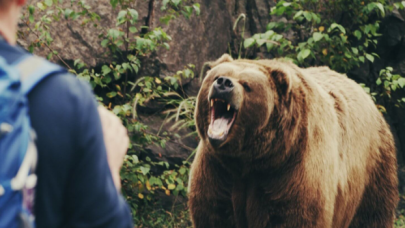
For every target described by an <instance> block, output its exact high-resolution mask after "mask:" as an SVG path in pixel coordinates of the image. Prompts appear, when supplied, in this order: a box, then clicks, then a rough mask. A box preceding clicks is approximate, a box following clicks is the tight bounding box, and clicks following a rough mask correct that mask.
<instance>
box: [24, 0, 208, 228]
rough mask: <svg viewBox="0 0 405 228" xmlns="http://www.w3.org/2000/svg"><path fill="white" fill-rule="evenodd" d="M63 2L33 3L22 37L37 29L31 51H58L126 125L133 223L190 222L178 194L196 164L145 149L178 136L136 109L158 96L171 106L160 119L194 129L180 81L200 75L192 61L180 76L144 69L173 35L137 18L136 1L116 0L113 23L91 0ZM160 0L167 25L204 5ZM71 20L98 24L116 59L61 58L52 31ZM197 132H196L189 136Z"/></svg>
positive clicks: (126, 180)
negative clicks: (93, 63) (92, 63)
mask: <svg viewBox="0 0 405 228" xmlns="http://www.w3.org/2000/svg"><path fill="white" fill-rule="evenodd" d="M62 2H63V1H57V0H44V1H40V2H38V3H37V4H36V5H35V6H34V5H30V6H28V10H27V12H25V13H24V16H23V19H22V20H23V21H24V22H25V23H26V24H27V26H28V30H27V31H19V33H18V35H19V37H20V38H23V39H24V38H25V36H27V35H29V34H30V33H33V34H35V36H36V37H37V39H36V40H35V41H34V42H32V43H30V45H29V48H28V50H29V51H30V52H34V51H35V50H36V49H37V48H46V49H47V50H48V51H49V54H48V55H47V58H48V59H51V58H53V57H55V56H56V58H57V59H59V60H60V61H61V62H62V63H63V64H65V66H66V67H67V68H69V69H70V72H72V73H74V74H76V75H77V77H78V78H80V79H82V80H85V81H88V82H89V83H90V84H91V85H92V87H93V89H94V90H95V91H96V96H97V99H98V100H99V102H100V104H101V105H105V106H106V107H107V108H109V109H110V110H112V112H114V113H115V114H116V115H117V116H119V117H120V118H121V119H122V121H123V123H124V125H125V126H126V127H127V129H128V132H129V134H130V139H131V144H130V149H129V151H128V155H127V156H126V158H125V161H124V165H123V168H122V170H121V177H122V180H123V194H124V196H125V197H126V199H127V201H128V202H129V204H130V206H131V209H132V214H133V218H134V221H135V223H136V224H137V225H138V226H139V227H144V226H146V227H175V226H176V227H187V226H188V225H189V221H188V215H187V211H186V210H185V205H184V204H175V203H176V200H177V197H178V196H186V189H187V182H188V174H189V165H190V163H189V162H188V161H183V163H182V164H178V165H169V163H167V162H164V161H157V160H156V159H155V160H153V159H152V158H151V154H150V152H149V151H148V150H147V148H148V147H149V146H151V145H157V146H160V147H162V148H165V145H166V143H167V142H168V141H170V140H172V139H173V137H175V138H176V137H177V138H180V136H179V135H177V134H174V133H171V132H167V131H161V130H159V132H157V133H153V132H152V131H151V130H150V129H149V127H148V126H147V125H145V124H143V123H142V122H140V121H139V118H138V115H137V111H136V110H137V107H139V106H147V105H148V104H149V103H150V102H157V103H159V104H163V105H164V107H166V111H165V112H162V113H161V114H162V115H165V116H166V121H165V122H164V123H162V126H163V124H169V123H171V122H172V121H171V120H174V119H175V120H178V122H176V124H175V125H173V126H172V127H171V129H179V128H189V127H191V128H193V126H194V121H193V118H192V113H193V110H194V101H195V99H194V98H192V97H187V95H186V94H185V93H184V91H183V88H182V80H183V79H187V78H193V77H194V65H192V64H189V65H188V66H186V67H185V68H184V69H183V70H180V71H178V72H177V73H176V74H175V75H171V76H166V77H164V78H157V77H151V76H142V75H140V74H139V72H140V69H141V68H142V62H143V60H144V59H145V58H147V57H149V56H150V55H152V54H153V53H154V52H156V51H157V50H158V49H160V48H166V49H169V48H170V45H169V42H170V41H171V37H170V36H169V35H168V34H167V33H166V32H165V31H164V30H163V29H162V28H161V27H153V28H149V27H147V26H145V25H142V23H139V15H138V12H137V11H136V9H134V8H133V7H132V5H133V1H130V0H110V3H111V10H113V9H115V8H117V9H119V12H118V15H117V18H116V21H117V23H116V26H115V27H113V28H106V27H102V26H100V19H101V17H100V15H98V14H97V13H96V12H94V11H93V10H92V9H91V7H90V6H89V5H88V4H86V2H85V1H82V0H81V1H77V0H76V1H75V0H72V1H70V4H71V5H70V6H71V7H70V8H66V7H63V5H62V4H63V3H62ZM162 5H163V6H162V10H163V11H165V12H166V14H165V15H164V16H163V17H162V18H161V22H162V23H164V24H168V23H170V21H171V20H173V19H176V17H178V16H184V17H186V18H190V17H191V16H192V15H193V13H195V14H196V15H199V13H200V9H199V5H198V4H190V2H189V1H187V0H164V1H163V2H162ZM34 15H35V16H36V17H34ZM34 18H39V20H38V21H35V19H34ZM73 20H75V21H80V23H81V25H82V26H85V25H87V24H89V23H90V25H92V26H93V27H94V28H95V29H96V31H97V32H98V34H95V36H97V38H98V39H99V42H100V45H101V46H102V47H103V48H105V57H110V59H112V60H111V62H109V63H106V64H104V65H102V66H97V67H95V68H92V67H89V66H87V65H86V64H85V63H84V62H83V61H82V60H80V59H76V60H75V61H74V63H73V64H72V65H69V64H67V63H66V62H64V61H63V59H62V58H61V57H60V56H59V53H58V52H57V51H55V50H54V48H53V47H52V44H53V38H52V36H51V34H50V31H49V30H50V26H51V24H52V23H55V22H56V23H62V22H64V21H73ZM111 57H112V58H111ZM131 79H133V81H134V82H131ZM161 129H162V127H161ZM191 135H194V133H191V134H190V135H188V136H191ZM188 136H183V137H188ZM191 150H192V149H191ZM190 152H191V151H190ZM162 194H164V195H167V196H170V195H174V196H175V199H176V200H175V202H174V204H173V206H172V208H171V210H170V211H166V210H165V209H163V208H162V207H161V206H160V205H159V199H160V197H161V195H162ZM174 223H176V224H177V225H174Z"/></svg>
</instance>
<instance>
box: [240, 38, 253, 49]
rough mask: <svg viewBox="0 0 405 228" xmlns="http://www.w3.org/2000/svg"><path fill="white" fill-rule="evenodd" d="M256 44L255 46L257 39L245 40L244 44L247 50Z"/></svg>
mask: <svg viewBox="0 0 405 228" xmlns="http://www.w3.org/2000/svg"><path fill="white" fill-rule="evenodd" d="M254 44H255V39H253V38H247V39H246V40H245V42H243V46H244V47H245V48H249V47H252V46H253V45H254Z"/></svg>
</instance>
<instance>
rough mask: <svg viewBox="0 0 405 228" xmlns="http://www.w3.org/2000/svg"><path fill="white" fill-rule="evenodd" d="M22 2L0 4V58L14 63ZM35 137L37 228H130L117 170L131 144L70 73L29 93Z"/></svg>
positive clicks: (111, 116) (8, 0)
mask: <svg viewBox="0 0 405 228" xmlns="http://www.w3.org/2000/svg"><path fill="white" fill-rule="evenodd" d="M25 3H26V0H0V56H1V57H3V58H4V59H5V60H6V61H7V63H8V64H13V63H14V62H15V61H17V60H18V59H21V58H22V57H24V56H26V55H30V54H29V53H28V52H26V51H25V50H23V49H22V48H19V47H17V46H16V34H17V29H18V27H17V22H18V19H19V16H20V12H21V9H22V7H23V5H24V4H25ZM28 100H29V107H30V118H31V124H32V127H33V129H34V130H35V132H36V135H37V141H36V145H37V148H38V164H37V168H36V175H37V177H38V181H37V186H36V189H35V192H36V193H35V205H34V211H35V218H36V227H38V228H41V227H50V228H57V227H69V228H74V227H88V228H90V227H105V228H107V227H114V228H121V227H122V228H126V227H133V224H132V218H131V214H130V210H129V207H128V205H127V203H126V202H125V200H124V198H123V197H122V195H121V194H120V193H119V191H120V177H119V170H120V168H121V166H122V163H123V159H124V156H125V154H126V150H127V147H128V144H129V139H128V136H127V131H126V129H125V128H124V126H122V123H121V122H120V120H119V119H118V118H117V117H116V116H115V115H114V114H112V113H111V112H110V111H108V110H106V109H105V108H103V107H97V103H96V101H95V99H94V96H93V94H92V92H91V89H90V87H89V85H88V84H86V83H84V82H82V81H80V80H78V79H77V78H76V77H75V76H73V75H71V74H68V73H63V74H61V73H58V74H56V75H52V76H49V77H47V78H45V79H44V80H43V81H41V82H40V83H39V84H38V85H37V86H36V87H35V88H34V89H33V90H32V91H31V92H30V93H29V94H28Z"/></svg>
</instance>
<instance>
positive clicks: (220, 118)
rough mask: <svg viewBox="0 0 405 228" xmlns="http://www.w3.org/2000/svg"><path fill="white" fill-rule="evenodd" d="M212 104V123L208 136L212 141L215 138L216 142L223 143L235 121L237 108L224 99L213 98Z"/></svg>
mask: <svg viewBox="0 0 405 228" xmlns="http://www.w3.org/2000/svg"><path fill="white" fill-rule="evenodd" d="M210 105H211V123H210V125H209V128H208V137H209V138H210V140H211V141H212V140H214V141H215V144H221V143H222V142H224V141H225V140H226V138H227V136H228V133H229V131H230V129H231V127H232V125H233V123H234V122H235V119H236V114H237V110H236V109H235V108H234V107H232V105H231V104H229V103H227V102H226V101H224V100H222V99H216V98H212V99H211V100H210ZM211 143H213V142H211Z"/></svg>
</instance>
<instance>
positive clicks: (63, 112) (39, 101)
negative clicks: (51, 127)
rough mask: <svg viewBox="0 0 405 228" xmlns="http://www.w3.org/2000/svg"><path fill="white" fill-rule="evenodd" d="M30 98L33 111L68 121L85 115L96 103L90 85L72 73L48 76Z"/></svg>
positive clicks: (36, 87) (37, 86) (31, 93)
mask: <svg viewBox="0 0 405 228" xmlns="http://www.w3.org/2000/svg"><path fill="white" fill-rule="evenodd" d="M28 98H29V101H30V106H31V109H39V110H40V112H48V114H52V115H54V116H59V117H60V118H62V119H67V120H69V119H71V118H75V117H77V116H80V115H83V114H84V113H86V112H87V111H88V109H89V108H92V107H94V105H95V102H96V100H95V98H94V95H93V92H92V90H91V87H90V85H89V83H87V82H84V81H82V80H80V79H78V78H77V77H76V76H74V75H73V74H70V73H57V74H54V75H50V76H48V77H47V78H45V79H43V80H42V81H41V82H40V83H38V85H36V86H35V88H34V89H33V90H32V91H31V92H30V93H29V95H28Z"/></svg>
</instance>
